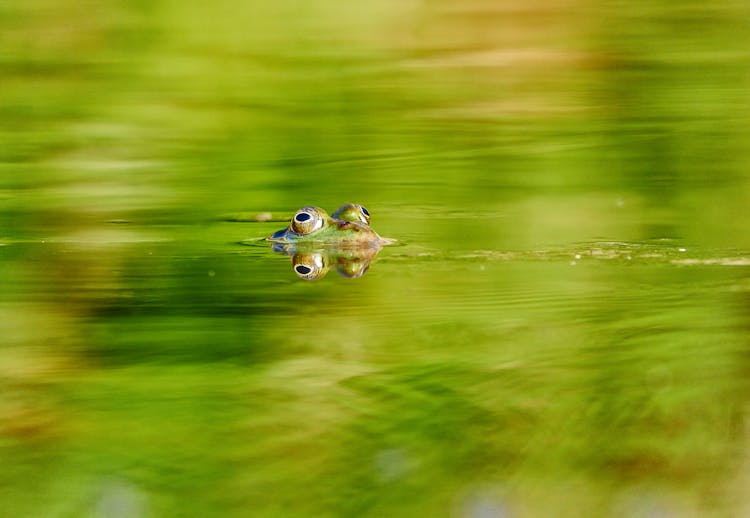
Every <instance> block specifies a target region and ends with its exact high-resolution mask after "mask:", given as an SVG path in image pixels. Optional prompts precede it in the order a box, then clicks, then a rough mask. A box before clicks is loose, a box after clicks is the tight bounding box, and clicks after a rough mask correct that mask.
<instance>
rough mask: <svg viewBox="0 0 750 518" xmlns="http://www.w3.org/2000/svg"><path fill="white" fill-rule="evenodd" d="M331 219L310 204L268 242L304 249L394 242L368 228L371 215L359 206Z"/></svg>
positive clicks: (377, 245) (343, 208)
mask: <svg viewBox="0 0 750 518" xmlns="http://www.w3.org/2000/svg"><path fill="white" fill-rule="evenodd" d="M333 214H334V216H329V215H328V213H327V212H326V211H325V210H323V209H322V208H320V207H315V206H312V205H308V206H305V207H302V208H301V209H299V210H297V212H295V213H294V216H292V220H291V222H290V223H289V226H288V227H286V228H283V229H281V230H277V231H276V232H274V233H273V234H271V235H270V236H268V237H267V238H266V239H267V240H268V241H271V242H273V243H280V244H282V245H292V246H295V247H301V246H304V245H315V246H323V247H326V248H329V249H330V248H341V247H343V248H361V247H364V248H366V247H370V248H380V247H381V246H383V245H385V244H389V243H390V242H391V240H389V239H385V238H382V237H380V236H379V235H378V233H377V232H375V231H374V230H373V229H372V228H371V227H370V225H369V222H370V213H369V211H368V210H367V209H366V208H365V207H363V206H362V205H359V204H354V203H348V204H346V205H342V206H341V207H339V208H338V209H337V210H336V211H335V212H334V213H333Z"/></svg>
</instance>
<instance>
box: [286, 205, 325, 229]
mask: <svg viewBox="0 0 750 518" xmlns="http://www.w3.org/2000/svg"><path fill="white" fill-rule="evenodd" d="M324 214H325V213H324V212H323V211H322V209H318V208H317V207H302V208H301V209H300V210H298V211H297V212H296V213H295V214H294V217H293V218H292V230H294V231H295V232H296V233H297V234H302V235H304V234H311V233H312V232H315V231H316V230H319V229H320V228H321V227H322V226H323V223H324V221H325V216H324Z"/></svg>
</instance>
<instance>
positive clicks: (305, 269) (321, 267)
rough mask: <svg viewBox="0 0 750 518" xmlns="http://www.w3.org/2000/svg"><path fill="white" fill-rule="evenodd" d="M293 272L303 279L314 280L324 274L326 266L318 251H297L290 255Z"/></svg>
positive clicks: (326, 269)
mask: <svg viewBox="0 0 750 518" xmlns="http://www.w3.org/2000/svg"><path fill="white" fill-rule="evenodd" d="M292 265H293V266H292V268H294V273H296V274H297V276H298V277H299V278H300V279H302V280H303V281H314V280H317V279H320V278H321V277H323V276H325V274H326V272H327V271H328V266H326V264H325V259H324V258H323V255H321V254H320V253H299V254H294V255H293V256H292Z"/></svg>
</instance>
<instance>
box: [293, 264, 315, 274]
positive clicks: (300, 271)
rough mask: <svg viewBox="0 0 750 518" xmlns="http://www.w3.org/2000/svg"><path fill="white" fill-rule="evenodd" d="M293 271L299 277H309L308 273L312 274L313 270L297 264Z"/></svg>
mask: <svg viewBox="0 0 750 518" xmlns="http://www.w3.org/2000/svg"><path fill="white" fill-rule="evenodd" d="M294 271H295V272H297V273H298V274H300V275H310V272H312V271H313V269H312V268H310V267H309V266H307V265H306V264H298V265H297V266H295V267H294Z"/></svg>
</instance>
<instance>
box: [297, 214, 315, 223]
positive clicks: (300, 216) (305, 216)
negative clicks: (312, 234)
mask: <svg viewBox="0 0 750 518" xmlns="http://www.w3.org/2000/svg"><path fill="white" fill-rule="evenodd" d="M310 218H312V216H310V215H309V214H308V213H307V212H300V213H299V214H297V215H296V216H294V219H295V220H297V221H299V222H300V223H302V222H303V221H307V220H308V219H310Z"/></svg>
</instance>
